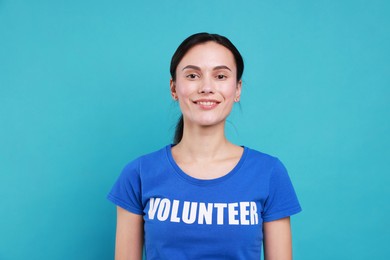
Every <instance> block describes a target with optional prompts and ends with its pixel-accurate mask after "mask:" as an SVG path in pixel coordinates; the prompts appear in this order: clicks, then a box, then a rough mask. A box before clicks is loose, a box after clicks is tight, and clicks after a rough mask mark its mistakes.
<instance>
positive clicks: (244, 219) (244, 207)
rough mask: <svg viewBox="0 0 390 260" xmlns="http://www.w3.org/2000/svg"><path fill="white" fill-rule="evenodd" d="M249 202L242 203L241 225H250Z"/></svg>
mask: <svg viewBox="0 0 390 260" xmlns="http://www.w3.org/2000/svg"><path fill="white" fill-rule="evenodd" d="M248 207H249V202H240V223H241V225H249V220H248V219H247V216H249V209H248Z"/></svg>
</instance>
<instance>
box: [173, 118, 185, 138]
mask: <svg viewBox="0 0 390 260" xmlns="http://www.w3.org/2000/svg"><path fill="white" fill-rule="evenodd" d="M183 128H184V120H183V115H181V116H180V118H179V120H178V121H177V124H176V130H175V136H174V137H173V144H178V143H179V142H180V141H181V139H182V138H183Z"/></svg>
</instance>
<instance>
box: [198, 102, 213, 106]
mask: <svg viewBox="0 0 390 260" xmlns="http://www.w3.org/2000/svg"><path fill="white" fill-rule="evenodd" d="M198 104H199V105H202V106H212V105H214V104H215V102H211V101H200V102H198Z"/></svg>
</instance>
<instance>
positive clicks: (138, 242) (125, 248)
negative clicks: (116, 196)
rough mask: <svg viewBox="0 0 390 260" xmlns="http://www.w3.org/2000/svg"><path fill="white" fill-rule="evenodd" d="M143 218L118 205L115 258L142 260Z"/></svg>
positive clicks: (117, 259)
mask: <svg viewBox="0 0 390 260" xmlns="http://www.w3.org/2000/svg"><path fill="white" fill-rule="evenodd" d="M143 232H144V231H143V218H142V216H141V215H137V214H134V213H131V212H129V211H127V210H125V209H123V208H121V207H117V226H116V244H115V260H141V259H142V247H143V239H144V235H143Z"/></svg>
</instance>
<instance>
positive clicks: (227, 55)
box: [178, 42, 236, 70]
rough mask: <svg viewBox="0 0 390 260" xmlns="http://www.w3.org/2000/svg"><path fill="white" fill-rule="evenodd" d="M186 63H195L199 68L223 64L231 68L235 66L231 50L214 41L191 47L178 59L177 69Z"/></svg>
mask: <svg viewBox="0 0 390 260" xmlns="http://www.w3.org/2000/svg"><path fill="white" fill-rule="evenodd" d="M187 65H196V66H199V67H201V68H203V67H215V66H221V65H225V66H228V67H229V68H231V69H232V70H233V69H234V68H235V67H236V63H235V60H234V56H233V54H232V52H231V51H230V50H229V49H228V48H226V47H224V46H222V45H220V44H218V43H215V42H206V43H203V44H198V45H195V46H194V47H192V48H191V49H190V50H189V51H188V52H187V53H186V54H185V55H184V57H183V59H182V60H181V61H180V63H179V65H178V69H180V68H183V67H185V66H187Z"/></svg>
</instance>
